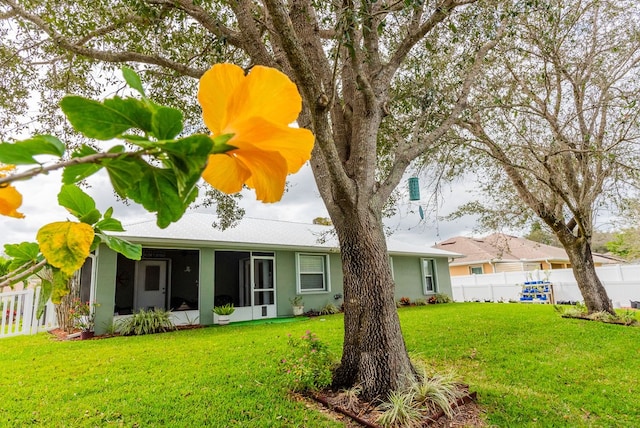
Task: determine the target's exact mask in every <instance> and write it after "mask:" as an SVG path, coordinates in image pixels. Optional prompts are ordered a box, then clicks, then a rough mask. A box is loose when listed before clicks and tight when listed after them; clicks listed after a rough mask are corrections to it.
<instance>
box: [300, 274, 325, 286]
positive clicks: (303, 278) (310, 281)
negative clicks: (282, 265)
mask: <svg viewBox="0 0 640 428" xmlns="http://www.w3.org/2000/svg"><path fill="white" fill-rule="evenodd" d="M300 289H302V290H324V275H323V274H308V273H305V274H300Z"/></svg>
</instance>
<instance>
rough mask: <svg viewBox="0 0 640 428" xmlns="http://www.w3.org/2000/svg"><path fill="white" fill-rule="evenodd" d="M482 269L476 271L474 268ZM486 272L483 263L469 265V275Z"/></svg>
mask: <svg viewBox="0 0 640 428" xmlns="http://www.w3.org/2000/svg"><path fill="white" fill-rule="evenodd" d="M478 268H479V269H480V273H476V272H474V271H473V270H474V269H478ZM482 274H484V267H483V266H482V265H473V266H469V275H482Z"/></svg>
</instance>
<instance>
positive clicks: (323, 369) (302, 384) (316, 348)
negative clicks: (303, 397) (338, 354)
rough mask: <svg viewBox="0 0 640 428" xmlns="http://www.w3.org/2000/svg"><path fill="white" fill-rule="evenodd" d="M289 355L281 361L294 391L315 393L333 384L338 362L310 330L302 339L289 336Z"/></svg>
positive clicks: (289, 384)
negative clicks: (335, 367) (334, 370)
mask: <svg viewBox="0 0 640 428" xmlns="http://www.w3.org/2000/svg"><path fill="white" fill-rule="evenodd" d="M289 348H290V351H289V354H288V355H287V356H286V358H283V359H282V360H281V363H282V366H283V371H284V373H285V376H286V378H287V384H288V386H289V388H290V389H292V390H293V391H315V390H318V389H322V388H326V387H327V386H329V385H330V384H331V380H332V376H333V368H334V366H335V364H336V360H335V358H334V357H333V355H331V353H330V352H329V348H328V346H327V345H326V344H325V343H323V342H322V341H320V339H318V337H317V336H316V334H315V333H311V332H310V331H309V330H307V332H306V333H305V334H304V335H303V336H302V337H301V338H300V339H294V338H293V337H291V335H289Z"/></svg>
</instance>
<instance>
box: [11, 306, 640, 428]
mask: <svg viewBox="0 0 640 428" xmlns="http://www.w3.org/2000/svg"><path fill="white" fill-rule="evenodd" d="M400 316H401V320H402V327H403V331H404V332H405V341H406V344H407V347H408V349H409V351H410V353H411V354H412V355H413V356H414V357H415V358H420V359H422V360H424V361H426V362H427V364H428V365H431V366H433V367H435V368H436V369H438V370H439V371H441V372H447V371H449V370H451V369H453V370H455V371H456V372H457V374H458V375H459V376H460V377H461V378H462V379H463V380H464V381H465V382H467V383H469V384H470V386H471V389H472V390H474V391H477V392H478V396H479V401H480V403H481V404H482V405H483V406H485V408H486V409H487V421H488V422H489V423H490V424H495V425H496V426H501V427H506V426H519V427H520V426H536V427H538V426H566V427H592V426H596V427H599V426H602V427H616V426H619V427H627V426H634V425H635V424H637V421H638V420H640V328H631V327H623V326H618V325H609V324H602V323H597V322H591V321H582V320H573V319H563V318H560V316H559V315H558V314H556V313H555V312H554V310H553V308H552V307H551V306H549V305H521V304H497V303H496V304H490V303H461V304H447V305H429V306H422V307H410V308H402V309H400ZM306 330H311V331H313V332H316V333H317V334H318V336H319V337H320V339H321V340H322V341H323V342H325V343H328V344H329V345H330V348H331V350H332V351H333V352H335V353H336V354H338V355H339V353H340V350H341V345H342V316H341V315H331V316H325V317H320V318H314V319H309V320H303V321H299V322H292V323H270V324H258V325H236V326H234V325H233V324H231V325H229V326H226V327H211V328H205V329H195V330H185V331H178V332H171V333H164V334H158V335H149V336H139V337H115V338H111V339H107V340H92V341H73V342H58V341H54V340H51V338H50V337H49V336H48V335H45V334H40V335H36V336H21V337H13V338H7V339H2V340H1V341H0V367H2V370H1V373H2V374H1V376H0V391H2V393H1V398H0V426H24V425H36V426H48V427H63V426H64V427H76V426H78V427H84V426H126V427H132V426H139V427H142V426H144V427H148V426H205V425H206V426H225V427H227V426H238V427H294V426H305V427H339V426H342V424H340V423H337V422H333V421H331V420H329V419H327V418H326V417H325V416H323V415H322V414H320V413H317V412H315V411H313V410H309V409H307V408H306V406H305V405H304V403H300V402H297V401H295V400H292V399H291V398H290V397H289V395H288V393H287V391H286V388H285V386H284V379H283V377H282V376H281V375H280V372H279V360H280V359H281V358H282V356H283V355H285V354H286V353H287V351H288V350H287V341H288V336H287V335H288V334H289V333H291V334H293V335H299V336H302V335H303V334H304V332H305V331H306Z"/></svg>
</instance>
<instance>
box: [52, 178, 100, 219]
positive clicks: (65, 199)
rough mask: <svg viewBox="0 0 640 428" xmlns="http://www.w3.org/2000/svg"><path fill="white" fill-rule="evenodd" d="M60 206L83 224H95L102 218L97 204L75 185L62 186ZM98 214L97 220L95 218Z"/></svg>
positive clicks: (59, 197)
mask: <svg viewBox="0 0 640 428" xmlns="http://www.w3.org/2000/svg"><path fill="white" fill-rule="evenodd" d="M58 204H60V205H61V206H63V207H65V208H66V209H67V211H69V212H70V213H71V214H73V215H74V216H75V217H76V218H78V219H79V220H80V221H81V222H83V223H87V224H93V223H95V222H96V221H98V220H99V219H100V217H101V215H100V211H98V210H97V209H96V202H95V201H94V200H93V198H92V197H91V196H89V195H88V194H86V193H85V192H84V191H82V189H80V188H79V187H78V186H76V185H75V184H67V185H64V186H62V188H61V189H60V193H58ZM96 213H97V218H96V217H95V216H96Z"/></svg>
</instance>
